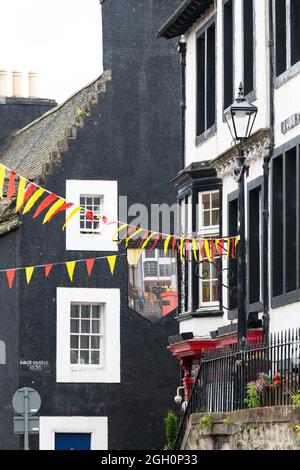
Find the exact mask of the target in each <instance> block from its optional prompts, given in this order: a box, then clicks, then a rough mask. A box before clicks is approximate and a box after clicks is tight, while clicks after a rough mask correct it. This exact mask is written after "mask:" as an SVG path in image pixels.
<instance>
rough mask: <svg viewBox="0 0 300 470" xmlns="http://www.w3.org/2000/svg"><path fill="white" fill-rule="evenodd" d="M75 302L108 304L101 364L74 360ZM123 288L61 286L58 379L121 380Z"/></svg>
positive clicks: (58, 319) (58, 327)
mask: <svg viewBox="0 0 300 470" xmlns="http://www.w3.org/2000/svg"><path fill="white" fill-rule="evenodd" d="M72 302H78V303H81V302H82V303H84V302H87V303H100V304H104V315H103V316H104V319H103V320H104V321H103V342H104V346H103V349H104V357H103V363H102V364H101V365H89V364H86V365H85V364H71V363H70V308H71V303H72ZM120 369H121V367H120V290H119V289H88V288H75V287H74V288H73V287H71V288H64V287H58V288H57V321H56V381H57V382H59V383H60V382H64V383H72V382H74V383H120V381H121V378H120V376H121V372H120Z"/></svg>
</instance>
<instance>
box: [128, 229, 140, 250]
mask: <svg viewBox="0 0 300 470" xmlns="http://www.w3.org/2000/svg"><path fill="white" fill-rule="evenodd" d="M143 230H144V229H142V228H138V229H137V230H136V231H135V232H134V233H133V234H132V235H130V237H128V238H127V240H126V248H127V246H128V242H129V240H131V239H132V238H133V237H135V236H136V235H138V234H139V233H141V232H142V231H143Z"/></svg>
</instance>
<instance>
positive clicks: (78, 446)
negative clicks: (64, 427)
mask: <svg viewBox="0 0 300 470" xmlns="http://www.w3.org/2000/svg"><path fill="white" fill-rule="evenodd" d="M55 450H91V434H89V433H87V434H86V433H76V432H74V433H73V432H57V433H55Z"/></svg>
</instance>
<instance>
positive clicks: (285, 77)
mask: <svg viewBox="0 0 300 470" xmlns="http://www.w3.org/2000/svg"><path fill="white" fill-rule="evenodd" d="M299 72H300V62H297V63H296V64H294V65H293V66H292V67H291V68H289V69H288V70H286V71H285V72H283V73H282V74H281V75H278V77H274V86H275V88H280V87H281V86H282V85H285V83H287V82H288V81H289V80H291V78H294V77H296V76H297V75H298V74H299Z"/></svg>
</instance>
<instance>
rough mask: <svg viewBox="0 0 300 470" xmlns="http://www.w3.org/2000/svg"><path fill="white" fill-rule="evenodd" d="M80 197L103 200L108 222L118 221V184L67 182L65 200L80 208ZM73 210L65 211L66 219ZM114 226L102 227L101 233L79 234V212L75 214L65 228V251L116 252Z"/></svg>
mask: <svg viewBox="0 0 300 470" xmlns="http://www.w3.org/2000/svg"><path fill="white" fill-rule="evenodd" d="M81 195H92V196H95V195H99V196H100V197H102V200H103V206H102V207H103V214H102V215H104V216H106V217H108V218H109V219H110V220H118V183H117V181H101V180H67V181H66V200H67V201H71V202H73V203H74V204H75V205H78V206H80V196H81ZM72 210H74V207H71V208H70V209H68V210H67V211H66V217H68V215H69V214H70V213H71V212H72ZM115 231H116V226H115V225H113V224H111V225H102V227H101V232H102V233H94V234H89V233H81V232H80V211H79V212H77V214H75V216H74V217H72V219H71V220H70V221H69V223H68V225H67V227H66V249H67V250H79V251H118V245H117V244H116V242H115V241H113V240H112V237H113V235H114V233H115Z"/></svg>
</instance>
